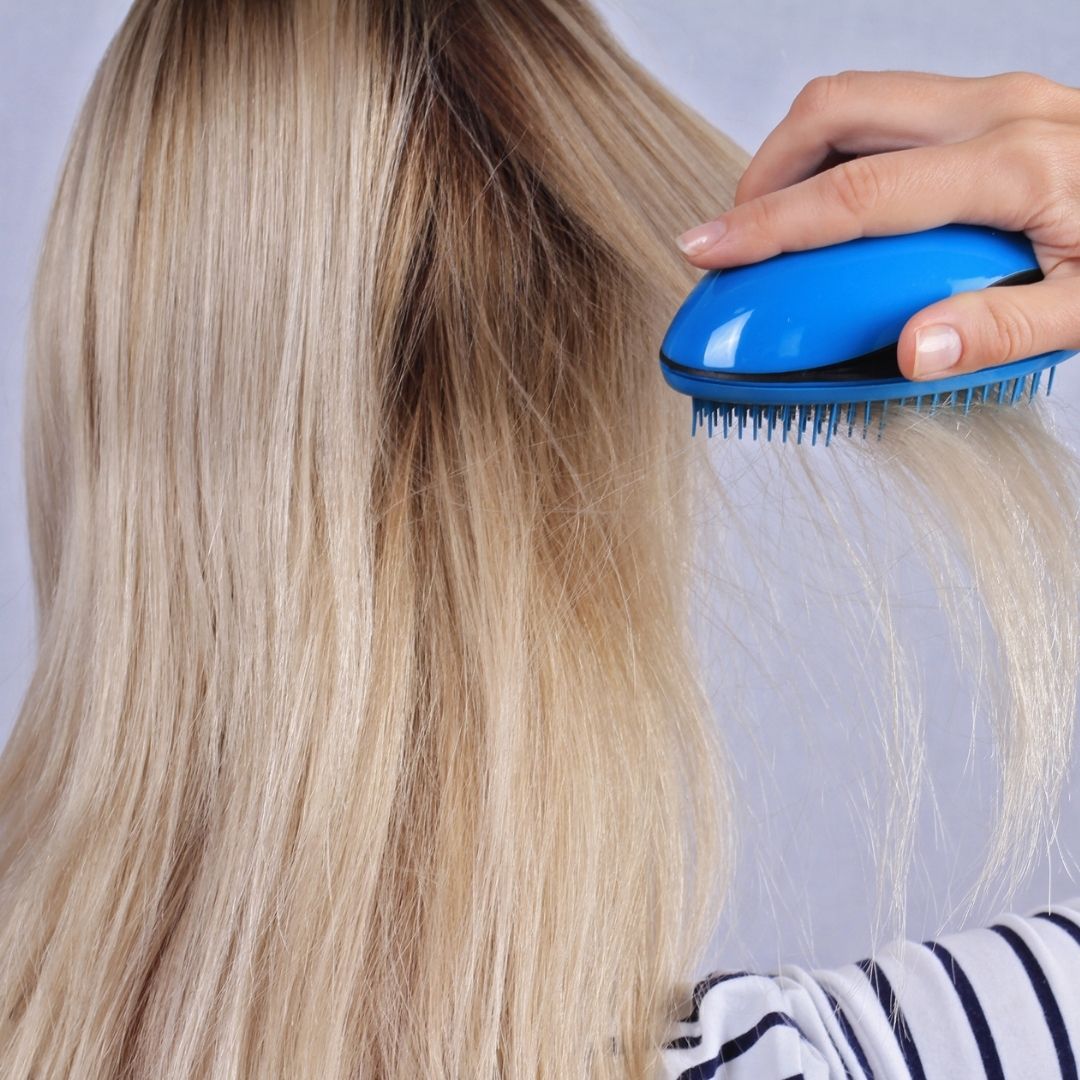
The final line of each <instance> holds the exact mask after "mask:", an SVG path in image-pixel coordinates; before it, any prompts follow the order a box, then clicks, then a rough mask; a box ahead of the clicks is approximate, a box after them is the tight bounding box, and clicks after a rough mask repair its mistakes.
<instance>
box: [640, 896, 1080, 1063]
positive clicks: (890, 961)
mask: <svg viewBox="0 0 1080 1080" xmlns="http://www.w3.org/2000/svg"><path fill="white" fill-rule="evenodd" d="M662 1057H663V1070H664V1071H663V1073H662V1076H663V1077H665V1080H675V1078H678V1080H713V1078H715V1080H747V1078H753V1080H794V1078H799V1077H803V1078H805V1080H823V1078H827V1080H831V1078H833V1077H835V1078H838V1080H847V1078H854V1080H873V1078H874V1077H885V1076H887V1077H898V1076H904V1077H907V1076H910V1077H913V1078H914V1080H922V1078H929V1080H935V1078H946V1077H950V1078H951V1077H959V1076H987V1077H991V1078H995V1080H1010V1078H1014V1077H1015V1078H1021V1077H1031V1076H1065V1077H1074V1078H1075V1077H1077V1075H1078V1073H1077V1063H1078V1061H1080V901H1070V902H1069V903H1067V904H1058V905H1052V906H1050V907H1045V906H1044V907H1042V908H1040V909H1036V910H1034V911H1032V912H1030V913H1028V914H1027V915H1019V914H1005V915H1002V916H1001V917H1000V918H999V919H998V920H997V921H996V922H995V923H994V924H993V925H992V926H981V927H976V928H973V929H968V930H963V931H960V932H958V933H954V934H949V935H945V936H942V937H940V938H938V939H937V940H933V941H924V942H914V941H907V940H898V941H895V942H892V943H890V944H889V945H887V946H886V947H885V948H883V949H881V950H879V951H878V952H877V953H876V954H875V955H874V957H873V958H867V959H864V960H859V961H858V962H856V963H852V964H845V965H843V966H841V967H837V968H831V969H814V970H813V971H810V970H806V969H804V968H801V967H798V966H796V965H786V966H783V967H781V968H780V970H779V971H778V972H776V973H770V974H757V973H751V972H744V971H737V972H725V973H719V972H717V973H714V974H711V975H709V976H707V977H706V978H704V979H702V980H701V981H700V982H698V983H697V985H696V986H695V988H694V994H693V1001H692V1005H691V1008H690V1010H689V1011H688V1012H687V1013H686V1014H685V1015H684V1016H683V1017H682V1018H681V1019H680V1020H678V1021H676V1022H675V1023H674V1024H673V1025H672V1028H671V1032H670V1038H669V1040H668V1041H667V1042H666V1043H665V1045H664V1048H663V1054H662Z"/></svg>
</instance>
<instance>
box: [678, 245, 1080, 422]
mask: <svg viewBox="0 0 1080 1080" xmlns="http://www.w3.org/2000/svg"><path fill="white" fill-rule="evenodd" d="M1038 269H1039V266H1038V262H1037V260H1036V258H1035V254H1034V251H1033V250H1032V247H1031V242H1030V241H1029V240H1028V238H1027V237H1026V236H1025V235H1024V234H1023V233H1013V232H1006V231H1003V230H998V229H991V228H987V227H985V226H980V225H960V224H950V225H943V226H940V227H938V228H935V229H928V230H924V231H922V232H915V233H905V234H900V235H894V236H878V237H861V238H859V239H856V240H850V241H847V242H845V243H842V244H835V245H832V246H829V247H821V248H813V249H811V250H808V251H799V252H785V253H784V254H781V255H777V256H775V257H773V258H771V259H767V260H765V261H763V262H758V263H752V264H749V265H747V266H740V267H735V268H732V269H727V270H719V271H709V272H708V273H706V274H705V275H704V276H703V277H702V279H701V280H700V281H699V282H698V284H697V285H696V287H695V288H694V289H693V291H692V292H691V293H690V295H689V296H688V297H687V299H686V301H685V302H684V303H683V305H682V307H681V308H680V309H679V311H678V312H677V314H676V315H675V318H674V319H673V321H672V323H671V326H670V328H669V329H668V332H667V334H666V336H665V337H664V341H663V344H662V346H661V358H660V359H661V368H662V370H663V373H664V378H665V379H666V380H667V382H668V383H669V385H671V386H672V387H673V388H674V389H676V390H678V391H679V392H681V393H684V394H689V395H692V396H694V397H696V398H698V399H705V400H713V401H722V402H732V403H737V404H738V403H746V404H762V405H768V404H781V405H783V404H801V403H806V404H818V403H820V404H825V403H833V402H836V403H840V402H849V401H853V400H862V399H872V400H895V399H898V398H902V397H914V396H915V395H921V396H926V395H931V394H935V393H946V392H948V391H955V390H966V389H969V388H972V387H978V386H983V385H985V384H988V383H991V382H994V383H996V382H1000V381H1002V380H1008V379H1012V378H1015V377H1018V376H1022V375H1025V374H1028V373H1030V372H1033V371H1038V370H1041V369H1043V368H1046V367H1050V366H1052V365H1054V364H1057V363H1059V362H1060V361H1062V360H1064V359H1067V358H1069V357H1071V356H1073V355H1075V353H1074V352H1072V351H1067V350H1059V351H1055V352H1052V353H1044V354H1041V355H1039V356H1037V357H1030V358H1027V359H1024V360H1019V361H1015V362H1013V363H1010V364H1003V365H998V366H996V367H992V368H984V369H982V370H980V371H976V372H971V373H968V374H966V375H958V376H953V377H952V378H945V379H941V380H935V381H924V380H920V381H918V382H913V381H909V380H907V379H905V378H903V376H901V375H900V374H899V372H897V373H896V375H895V376H892V377H888V378H846V379H839V380H838V379H836V378H835V377H833V378H830V379H826V378H824V377H823V378H821V379H817V378H814V377H813V375H812V372H813V370H814V369H817V368H822V367H826V366H829V365H833V364H837V363H839V362H841V361H845V360H850V359H853V358H855V357H859V356H862V355H864V354H866V353H871V352H874V351H875V350H878V349H883V348H885V347H887V346H889V345H893V344H895V342H896V341H897V339H898V338H899V335H900V331H901V329H902V328H903V326H904V324H905V323H906V322H907V321H908V319H909V318H911V316H912V315H914V314H915V313H916V312H917V311H919V310H920V309H921V308H923V307H925V306H926V305H928V304H931V303H933V302H934V301H936V300H941V299H943V298H945V297H947V296H951V295H953V294H954V293H958V292H965V291H968V290H972V289H980V288H986V287H989V286H993V285H996V284H997V283H999V282H1001V281H1002V280H1003V279H1007V278H1010V277H1012V276H1013V275H1016V274H1018V273H1021V272H1023V271H1029V272H1030V271H1038ZM1003 287H1005V288H1008V287H1009V286H1008V285H1005V286H1003ZM675 365H677V366H675ZM793 372H802V373H811V374H810V376H809V377H808V376H807V375H806V374H803V375H801V376H800V377H799V378H797V379H792V380H790V381H787V380H784V379H782V378H781V379H775V378H774V379H773V381H768V382H756V381H754V377H755V376H762V375H772V376H775V375H777V374H778V373H793ZM823 374H824V373H823ZM739 376H746V377H747V378H745V379H742V378H739Z"/></svg>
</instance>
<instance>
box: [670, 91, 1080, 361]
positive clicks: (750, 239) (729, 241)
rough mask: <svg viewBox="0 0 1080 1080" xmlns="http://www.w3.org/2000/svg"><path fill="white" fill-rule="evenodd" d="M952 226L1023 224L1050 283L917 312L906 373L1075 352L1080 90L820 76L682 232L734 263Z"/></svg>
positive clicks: (978, 294)
mask: <svg viewBox="0 0 1080 1080" xmlns="http://www.w3.org/2000/svg"><path fill="white" fill-rule="evenodd" d="M858 155H865V156H858ZM953 221H956V222H967V223H970V224H978V225H990V226H995V227H997V228H1001V229H1007V230H1014V231H1017V232H1026V233H1027V235H1028V237H1029V239H1030V240H1031V242H1032V245H1033V246H1034V249H1035V255H1036V257H1037V259H1038V261H1039V266H1040V268H1041V269H1042V272H1043V274H1044V276H1045V280H1044V281H1040V282H1037V283H1035V284H1033V285H1012V286H1009V287H1008V288H1005V289H978V290H975V291H973V292H964V293H958V294H956V295H954V296H951V297H949V298H947V299H945V300H940V301H938V302H937V303H934V304H931V305H930V306H929V307H926V308H923V310H922V311H920V312H918V313H916V314H915V315H913V316H912V317H911V319H909V320H908V322H907V324H906V325H905V327H904V329H903V331H902V333H901V335H900V339H899V342H898V345H897V349H898V360H899V365H900V371H901V373H902V374H903V375H905V376H906V377H907V378H909V379H910V378H937V377H941V375H942V374H943V373H944V372H946V371H947V372H948V373H949V374H950V375H952V374H961V373H962V372H966V371H977V370H978V369H980V368H984V367H988V366H990V365H996V364H1004V363H1006V362H1008V361H1011V360H1019V359H1022V358H1025V357H1028V356H1035V355H1037V354H1038V353H1043V352H1048V351H1050V350H1052V349H1078V350H1080V90H1077V89H1074V88H1072V87H1068V86H1063V85H1062V84H1060V83H1056V82H1053V81H1051V80H1050V79H1046V78H1043V77H1042V76H1039V75H1032V74H1029V73H1027V72H1009V73H1006V74H1002V75H990V76H986V77H982V78H956V77H953V76H947V75H930V74H923V73H920V72H914V71H845V72H841V73H840V74H839V75H832V76H826V77H819V78H816V79H813V80H812V81H811V82H809V83H807V85H806V86H805V87H804V88H803V90H802V91H801V92H800V93H799V95H798V97H796V98H795V101H794V103H793V104H792V106H791V109H790V110H789V111H788V114H787V116H785V117H784V119H783V120H781V121H780V123H779V124H778V125H777V126H776V128H774V129H773V131H772V132H770V134H769V136H768V137H767V138H766V139H765V141H764V142H763V143H762V145H761V147H760V149H759V150H758V152H757V153H756V154H755V155H754V157H753V159H752V160H751V162H750V164H749V166H748V167H747V169H746V172H745V173H744V174H743V176H742V178H741V180H740V181H739V185H738V188H737V190H736V192H735V205H734V208H733V209H731V210H729V211H728V212H727V213H726V214H723V215H721V216H720V217H719V218H717V219H716V220H715V221H711V222H707V223H706V224H704V225H701V226H698V227H697V228H695V229H691V230H690V231H689V232H687V233H684V234H683V235H682V236H680V237H679V238H678V243H679V246H680V247H681V248H682V250H683V253H684V255H685V256H686V258H687V259H688V260H689V261H690V262H691V263H693V264H694V265H695V266H700V267H703V268H709V267H729V266H738V265H742V264H744V263H752V262H757V261H759V260H761V259H767V258H769V257H770V256H772V255H777V254H779V253H780V252H782V251H801V250H804V249H806V248H814V247H821V246H823V245H825V244H836V243H840V242H841V241H844V240H851V239H854V238H855V237H858V236H881V235H886V234H890V233H905V232H916V231H918V230H920V229H929V228H933V227H935V226H937V225H944V224H947V223H948V222H953Z"/></svg>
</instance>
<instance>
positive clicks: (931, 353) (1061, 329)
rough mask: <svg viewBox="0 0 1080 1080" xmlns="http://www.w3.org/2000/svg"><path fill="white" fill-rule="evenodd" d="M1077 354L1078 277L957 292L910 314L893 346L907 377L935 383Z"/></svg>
mask: <svg viewBox="0 0 1080 1080" xmlns="http://www.w3.org/2000/svg"><path fill="white" fill-rule="evenodd" d="M1056 349H1077V350H1080V279H1078V278H1077V277H1075V276H1073V277H1062V278H1060V279H1057V278H1055V279H1047V280H1046V281H1040V282H1036V283H1035V284H1034V285H1001V286H994V287H991V288H987V289H978V290H975V291H973V292H963V293H957V294H956V295H955V296H950V297H948V298H947V299H945V300H939V301H937V302H936V303H934V304H931V305H929V306H928V307H925V308H923V309H922V310H921V311H919V312H917V313H916V314H915V315H913V316H912V317H911V318H910V319H909V320H908V322H907V324H906V325H905V326H904V329H903V330H902V331H901V333H900V338H899V341H898V342H897V360H898V362H899V366H900V371H901V373H902V374H903V375H904V376H905V377H906V378H908V379H939V378H946V377H951V376H953V375H962V374H964V373H965V372H968V371H979V370H980V369H982V368H985V367H990V366H992V365H996V364H1007V363H1009V362H1011V361H1013V360H1025V359H1027V358H1028V357H1031V356H1038V355H1039V354H1040V353H1044V352H1050V351H1052V350H1056Z"/></svg>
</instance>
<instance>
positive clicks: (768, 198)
mask: <svg viewBox="0 0 1080 1080" xmlns="http://www.w3.org/2000/svg"><path fill="white" fill-rule="evenodd" d="M747 207H748V208H749V212H750V215H751V217H750V223H751V225H752V226H753V228H754V229H756V230H757V231H758V232H762V233H772V232H774V231H775V230H776V228H777V226H778V224H779V221H778V216H779V215H778V209H779V208H778V206H777V199H776V193H775V192H768V193H767V194H765V195H761V196H759V197H758V198H756V199H754V200H753V201H752V202H750V203H747Z"/></svg>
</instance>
